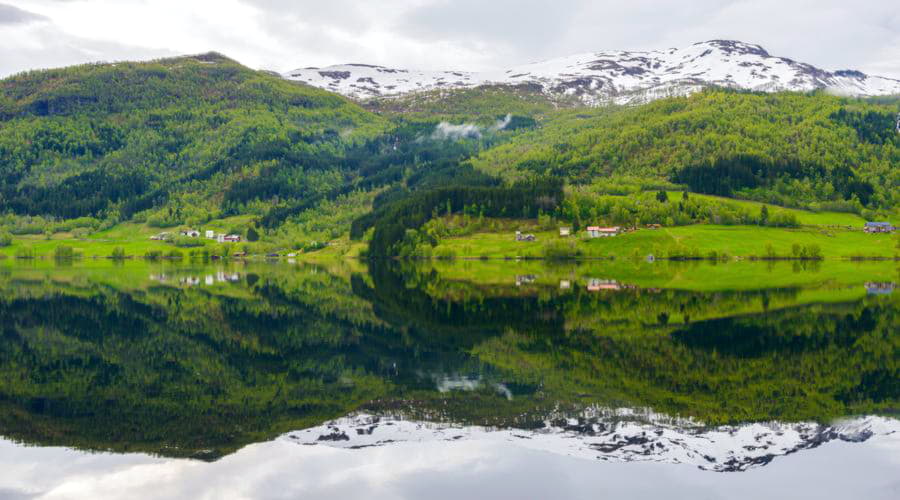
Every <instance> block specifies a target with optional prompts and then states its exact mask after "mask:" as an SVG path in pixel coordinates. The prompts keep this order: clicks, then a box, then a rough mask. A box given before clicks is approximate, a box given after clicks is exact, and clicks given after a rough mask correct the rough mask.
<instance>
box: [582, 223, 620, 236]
mask: <svg viewBox="0 0 900 500" xmlns="http://www.w3.org/2000/svg"><path fill="white" fill-rule="evenodd" d="M620 232H621V228H620V227H619V226H615V227H600V226H588V228H587V233H588V236H590V237H591V238H608V237H611V236H617V235H618V234H619V233H620Z"/></svg>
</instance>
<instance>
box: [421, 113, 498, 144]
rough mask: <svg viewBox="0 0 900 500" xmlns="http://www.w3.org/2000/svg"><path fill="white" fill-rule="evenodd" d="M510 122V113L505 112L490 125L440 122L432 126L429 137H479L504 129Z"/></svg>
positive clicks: (436, 138)
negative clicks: (505, 113)
mask: <svg viewBox="0 0 900 500" xmlns="http://www.w3.org/2000/svg"><path fill="white" fill-rule="evenodd" d="M511 122H512V115H511V114H507V115H506V116H505V117H503V119H500V120H497V122H496V123H494V124H493V125H491V126H490V127H482V126H480V125H476V124H474V123H462V124H459V125H456V124H453V123H450V122H446V121H444V122H441V123H438V124H437V125H436V126H435V127H434V132H432V133H431V138H432V139H433V140H436V141H444V140H452V141H458V140H460V139H481V138H482V137H483V136H484V134H491V133H494V132H499V131H501V130H503V129H505V128H506V127H507V126H509V124H510V123H511Z"/></svg>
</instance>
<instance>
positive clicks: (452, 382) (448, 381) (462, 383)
mask: <svg viewBox="0 0 900 500" xmlns="http://www.w3.org/2000/svg"><path fill="white" fill-rule="evenodd" d="M485 386H488V387H493V388H494V390H495V391H497V393H498V394H500V395H501V396H503V397H504V398H506V399H509V400H512V398H513V394H512V391H510V390H509V388H508V387H506V385H505V384H501V383H495V382H487V383H486V382H484V381H483V380H482V379H481V377H480V376H475V377H463V376H446V377H442V378H438V380H437V384H436V388H437V390H438V392H441V393H445V392H450V391H475V390H478V389H480V388H482V387H485Z"/></svg>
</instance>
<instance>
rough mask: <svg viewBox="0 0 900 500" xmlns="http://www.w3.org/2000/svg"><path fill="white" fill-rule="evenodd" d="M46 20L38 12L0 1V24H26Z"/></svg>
mask: <svg viewBox="0 0 900 500" xmlns="http://www.w3.org/2000/svg"><path fill="white" fill-rule="evenodd" d="M46 20H47V18H46V17H44V16H42V15H40V14H35V13H33V12H28V11H27V10H22V9H20V8H18V7H13V6H12V5H6V4H3V3H0V26H2V25H5V24H28V23H33V22H38V21H46Z"/></svg>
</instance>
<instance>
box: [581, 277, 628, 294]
mask: <svg viewBox="0 0 900 500" xmlns="http://www.w3.org/2000/svg"><path fill="white" fill-rule="evenodd" d="M587 289H588V291H589V292H599V291H600V290H621V289H622V285H620V284H619V282H618V281H616V280H601V279H597V278H591V279H589V280H588V284H587Z"/></svg>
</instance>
